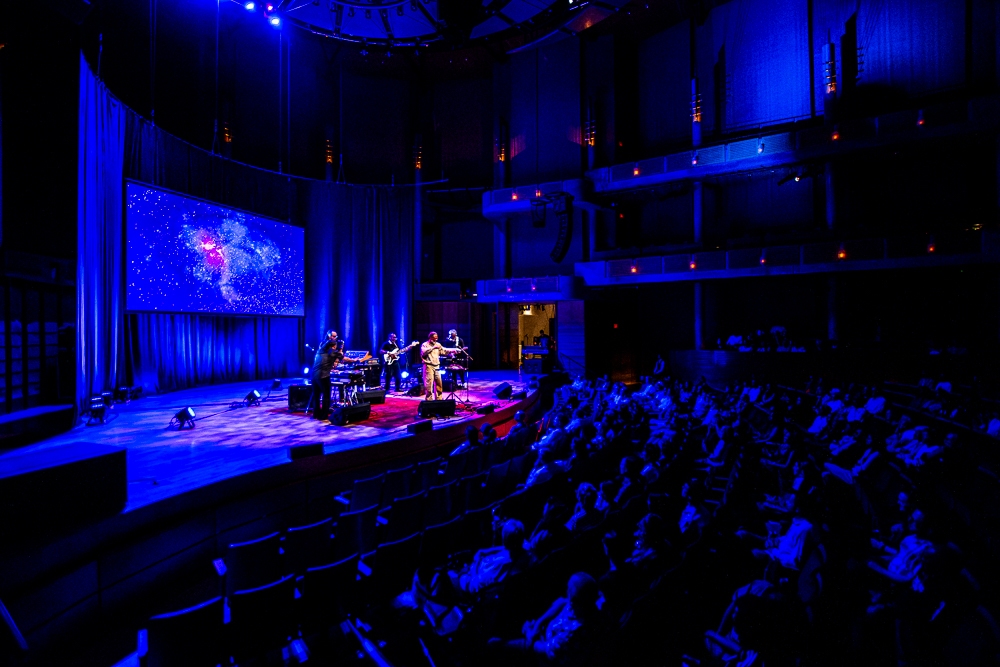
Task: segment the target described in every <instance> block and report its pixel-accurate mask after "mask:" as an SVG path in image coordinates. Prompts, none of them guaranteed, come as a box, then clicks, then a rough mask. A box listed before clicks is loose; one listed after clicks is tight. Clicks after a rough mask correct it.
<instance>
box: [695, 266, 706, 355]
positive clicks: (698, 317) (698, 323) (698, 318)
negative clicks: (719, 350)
mask: <svg viewBox="0 0 1000 667" xmlns="http://www.w3.org/2000/svg"><path fill="white" fill-rule="evenodd" d="M703 324H704V323H703V319H702V293H701V282H700V281H698V282H695V284H694V349H696V350H703V349H705V345H704V343H703V342H702V339H701V336H702V330H701V329H702V326H703Z"/></svg>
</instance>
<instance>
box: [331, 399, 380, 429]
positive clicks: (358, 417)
mask: <svg viewBox="0 0 1000 667" xmlns="http://www.w3.org/2000/svg"><path fill="white" fill-rule="evenodd" d="M371 416H372V404H371V403H358V404H357V405H335V406H334V407H333V408H331V409H330V423H331V424H333V425H335V426H347V425H348V424H356V423H357V422H363V421H365V420H366V419H368V418H369V417H371Z"/></svg>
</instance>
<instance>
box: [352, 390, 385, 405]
mask: <svg viewBox="0 0 1000 667" xmlns="http://www.w3.org/2000/svg"><path fill="white" fill-rule="evenodd" d="M358 400H359V401H361V402H362V403H371V404H372V405H382V404H383V403H385V389H366V390H365V391H359V392H358Z"/></svg>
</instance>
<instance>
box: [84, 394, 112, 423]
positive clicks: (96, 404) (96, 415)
mask: <svg viewBox="0 0 1000 667" xmlns="http://www.w3.org/2000/svg"><path fill="white" fill-rule="evenodd" d="M107 414H108V406H107V404H106V403H105V402H104V397H103V396H91V397H90V410H89V416H88V417H87V426H90V425H91V424H93V423H95V422H96V423H99V424H103V423H104V421H105V417H107Z"/></svg>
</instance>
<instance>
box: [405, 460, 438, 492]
mask: <svg viewBox="0 0 1000 667" xmlns="http://www.w3.org/2000/svg"><path fill="white" fill-rule="evenodd" d="M443 461H444V459H442V458H440V457H438V458H436V459H431V460H430V461H421V462H420V463H418V464H417V469H416V471H415V472H414V473H413V475H414V478H413V486H411V489H412V490H413V491H414V492H416V491H427V490H428V489H430V488H431V487H432V486H437V485H438V484H440V483H441V475H439V474H438V470H439V469H440V468H441V463H442V462H443Z"/></svg>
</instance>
